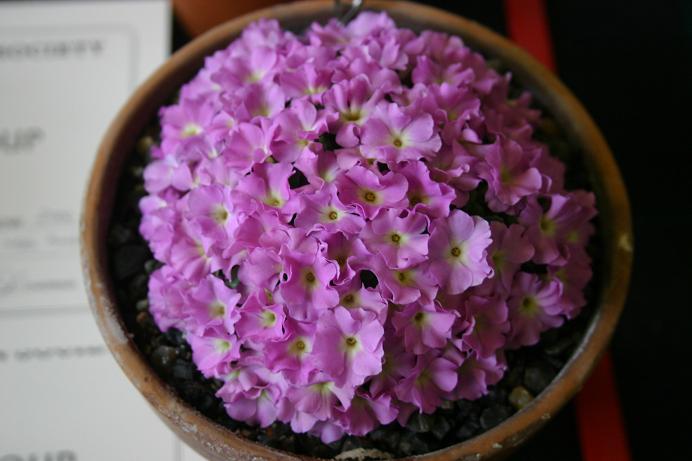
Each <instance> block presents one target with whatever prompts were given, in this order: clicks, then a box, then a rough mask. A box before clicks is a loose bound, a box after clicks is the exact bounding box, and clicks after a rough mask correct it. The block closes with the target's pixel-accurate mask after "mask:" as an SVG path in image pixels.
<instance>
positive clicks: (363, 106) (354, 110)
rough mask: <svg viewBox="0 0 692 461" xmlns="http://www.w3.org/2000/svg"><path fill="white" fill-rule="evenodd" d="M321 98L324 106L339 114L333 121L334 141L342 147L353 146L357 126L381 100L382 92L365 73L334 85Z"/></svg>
mask: <svg viewBox="0 0 692 461" xmlns="http://www.w3.org/2000/svg"><path fill="white" fill-rule="evenodd" d="M322 100H323V102H324V106H325V108H327V109H329V110H331V111H336V112H337V113H338V114H339V119H338V121H336V122H334V123H333V126H335V127H338V130H337V132H336V142H337V143H339V145H341V146H343V147H353V146H356V145H358V143H359V127H360V126H361V125H362V124H363V123H364V122H365V120H367V119H368V117H370V114H371V112H372V111H373V110H374V109H375V106H376V105H377V103H378V102H379V101H381V100H382V93H381V92H380V91H377V90H375V89H373V88H372V87H371V85H370V80H369V79H368V78H367V77H366V76H365V75H360V76H358V77H356V78H354V79H352V80H349V81H344V82H341V83H338V84H336V85H334V86H333V87H332V88H331V89H330V90H329V91H327V92H326V93H325V94H324V97H323V99H322Z"/></svg>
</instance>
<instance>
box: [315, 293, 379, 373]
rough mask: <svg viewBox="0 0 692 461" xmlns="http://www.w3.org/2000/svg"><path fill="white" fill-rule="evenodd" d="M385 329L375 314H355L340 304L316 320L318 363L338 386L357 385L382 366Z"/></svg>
mask: <svg viewBox="0 0 692 461" xmlns="http://www.w3.org/2000/svg"><path fill="white" fill-rule="evenodd" d="M383 336H384V329H383V328H382V325H381V324H380V322H379V321H378V320H377V317H376V316H375V315H374V314H373V315H370V316H367V315H354V316H352V315H351V313H350V312H349V310H347V309H346V308H344V307H341V306H337V307H335V308H334V310H330V311H327V312H325V314H324V315H322V316H321V317H320V319H319V322H318V324H317V333H316V336H315V357H316V360H317V363H318V364H319V366H320V367H321V369H322V370H324V371H325V372H326V373H327V374H328V375H329V376H330V377H331V379H332V380H333V381H334V382H335V383H336V384H337V385H338V386H345V385H347V386H358V385H360V384H362V383H363V382H364V381H365V379H366V378H367V377H369V376H371V375H376V374H377V373H379V372H380V371H381V370H382V356H383V351H382V337H383Z"/></svg>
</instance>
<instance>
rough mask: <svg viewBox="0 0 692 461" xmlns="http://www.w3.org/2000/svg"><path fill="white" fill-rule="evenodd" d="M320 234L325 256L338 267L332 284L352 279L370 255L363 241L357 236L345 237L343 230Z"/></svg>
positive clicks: (340, 283) (339, 283)
mask: <svg viewBox="0 0 692 461" xmlns="http://www.w3.org/2000/svg"><path fill="white" fill-rule="evenodd" d="M320 236H321V238H322V240H323V241H324V243H326V244H327V252H326V254H325V256H326V258H327V259H328V260H331V261H334V262H335V263H336V264H337V265H338V267H339V273H338V275H337V277H336V278H335V279H334V280H333V282H334V284H335V285H342V284H344V283H348V282H350V281H351V280H353V278H354V276H355V275H356V273H357V271H358V270H359V268H360V267H361V266H363V265H364V264H365V261H366V260H367V259H368V258H369V257H370V256H371V255H370V252H369V251H368V250H367V248H365V245H364V244H363V242H362V241H361V240H360V238H358V237H347V236H346V234H344V233H343V232H334V233H331V234H326V235H325V234H321V235H320Z"/></svg>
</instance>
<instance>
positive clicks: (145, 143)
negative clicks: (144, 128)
mask: <svg viewBox="0 0 692 461" xmlns="http://www.w3.org/2000/svg"><path fill="white" fill-rule="evenodd" d="M153 145H154V139H153V138H152V137H151V136H142V137H141V138H140V139H139V141H137V152H138V153H139V154H140V155H149V151H150V150H151V146H153Z"/></svg>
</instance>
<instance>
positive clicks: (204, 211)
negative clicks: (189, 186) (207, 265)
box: [186, 185, 238, 242]
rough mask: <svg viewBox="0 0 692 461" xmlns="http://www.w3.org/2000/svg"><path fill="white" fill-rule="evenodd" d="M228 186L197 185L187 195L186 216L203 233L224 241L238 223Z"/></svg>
mask: <svg viewBox="0 0 692 461" xmlns="http://www.w3.org/2000/svg"><path fill="white" fill-rule="evenodd" d="M234 208H235V206H234V203H233V200H232V199H231V190H230V188H225V187H222V186H219V185H213V186H202V187H198V188H196V189H194V190H192V191H190V193H189V194H188V195H187V213H186V215H187V218H188V219H190V220H191V221H194V222H195V223H196V224H197V225H198V226H199V228H200V231H201V233H202V234H203V235H206V236H208V237H210V238H212V239H215V240H218V241H222V242H224V241H226V240H227V239H228V238H229V237H230V236H232V235H233V232H234V231H235V228H236V226H237V225H238V217H237V215H236V213H235V210H234Z"/></svg>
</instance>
